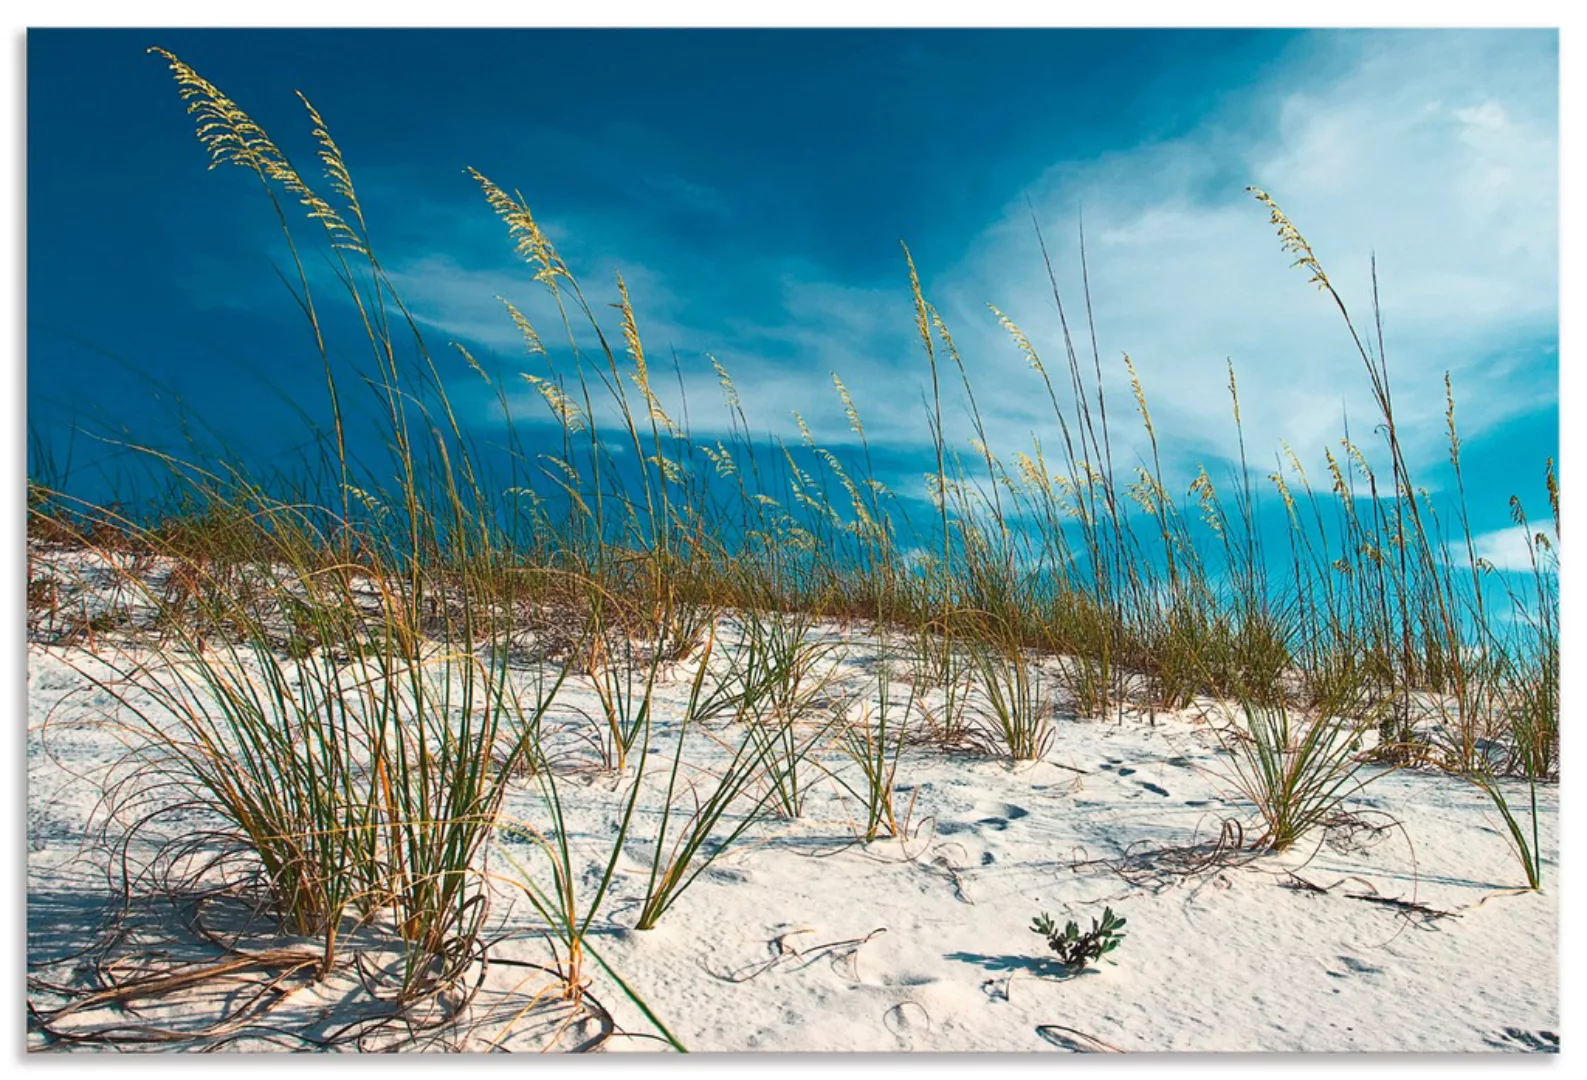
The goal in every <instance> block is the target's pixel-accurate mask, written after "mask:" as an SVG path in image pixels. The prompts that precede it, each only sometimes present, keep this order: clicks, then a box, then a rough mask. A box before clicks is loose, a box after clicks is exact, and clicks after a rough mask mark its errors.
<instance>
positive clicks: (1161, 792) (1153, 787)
mask: <svg viewBox="0 0 1587 1080" xmlns="http://www.w3.org/2000/svg"><path fill="white" fill-rule="evenodd" d="M1141 787H1143V788H1145V789H1146V790H1147V791H1150V792H1151V793H1152V794H1153V795H1163V796H1166V795H1167V794H1168V789H1167V788H1160V787H1158V786H1157V785H1156V784H1149V783H1147V782H1146V781H1145V780H1142V781H1141Z"/></svg>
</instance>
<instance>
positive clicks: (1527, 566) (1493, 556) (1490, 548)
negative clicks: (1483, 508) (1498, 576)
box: [1472, 525, 1559, 572]
mask: <svg viewBox="0 0 1587 1080" xmlns="http://www.w3.org/2000/svg"><path fill="white" fill-rule="evenodd" d="M1536 536H1542V537H1543V538H1544V539H1545V540H1547V542H1548V546H1547V547H1543V546H1541V545H1540V546H1539V547H1538V552H1537V562H1538V566H1539V568H1540V569H1542V570H1545V571H1552V570H1555V569H1557V568H1558V565H1559V561H1558V554H1557V553H1558V550H1559V538H1558V537H1556V536H1555V535H1554V530H1553V529H1552V528H1551V527H1544V526H1538V525H1534V526H1533V527H1532V528H1530V529H1527V528H1523V527H1522V526H1520V525H1512V526H1510V527H1509V528H1508V529H1495V530H1494V531H1493V532H1487V533H1482V534H1481V535H1479V536H1474V537H1472V548H1473V550H1474V551H1475V552H1476V554H1477V558H1479V559H1483V560H1486V561H1487V562H1489V563H1491V564H1492V565H1493V567H1494V568H1495V569H1498V570H1521V571H1528V572H1529V571H1531V569H1532V546H1533V542H1534V541H1533V538H1534V537H1536Z"/></svg>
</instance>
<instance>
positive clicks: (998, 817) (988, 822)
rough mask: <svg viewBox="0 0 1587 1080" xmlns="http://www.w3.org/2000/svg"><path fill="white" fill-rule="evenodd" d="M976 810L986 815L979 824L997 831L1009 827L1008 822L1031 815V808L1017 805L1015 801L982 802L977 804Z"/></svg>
mask: <svg viewBox="0 0 1587 1080" xmlns="http://www.w3.org/2000/svg"><path fill="white" fill-rule="evenodd" d="M975 812H976V813H978V814H985V815H986V816H985V817H983V818H981V819H980V820H978V821H977V822H976V824H977V825H979V826H982V827H983V828H987V829H993V830H995V831H997V832H1002V831H1003V830H1004V829H1006V828H1008V823H1009V822H1011V821H1018V820H1019V819H1020V818H1022V817H1029V816H1030V811H1029V810H1027V809H1025V808H1024V807H1023V806H1015V805H1014V804H1013V803H981V804H979V805H978V806H976V808H975Z"/></svg>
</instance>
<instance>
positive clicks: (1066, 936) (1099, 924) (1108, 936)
mask: <svg viewBox="0 0 1587 1080" xmlns="http://www.w3.org/2000/svg"><path fill="white" fill-rule="evenodd" d="M1126 921H1127V920H1125V919H1122V918H1120V917H1119V916H1117V915H1115V914H1113V909H1112V908H1104V909H1103V911H1102V918H1101V919H1092V920H1091V929H1089V930H1086V931H1084V932H1082V931H1081V930H1080V925H1079V924H1078V923H1076V922H1075V921H1074V920H1073V919H1070V920H1069V921H1068V922H1067V923H1066V924H1064V928H1063V929H1062V930H1059V929H1058V924H1057V923H1055V922H1053V920H1052V916H1051V915H1049V914H1047V913H1046V912H1045V911H1044V912H1042V913H1041V914H1040V915H1038V916H1037V917H1036V918H1035V920H1034V921H1032V923H1031V924H1030V928H1031V930H1032V931H1033V932H1035V933H1037V934H1040V935H1041V936H1042V937H1044V938H1046V939H1047V947H1048V948H1049V949H1051V950H1052V951H1053V952H1054V953H1056V954H1057V956H1058V962H1059V963H1060V964H1062V965H1064V967H1066V968H1068V969H1069V970H1071V971H1076V972H1078V971H1083V970H1085V968H1086V967H1088V966H1089V965H1091V964H1093V963H1095V962H1096V961H1098V960H1102V959H1105V958H1106V957H1107V955H1108V953H1110V952H1112V951H1113V950H1114V949H1117V948H1118V947H1119V944H1120V943H1121V942H1123V940H1124V933H1123V930H1124V924H1125V922H1126ZM1112 962H1113V961H1111V960H1109V961H1108V963H1110V964H1111V963H1112Z"/></svg>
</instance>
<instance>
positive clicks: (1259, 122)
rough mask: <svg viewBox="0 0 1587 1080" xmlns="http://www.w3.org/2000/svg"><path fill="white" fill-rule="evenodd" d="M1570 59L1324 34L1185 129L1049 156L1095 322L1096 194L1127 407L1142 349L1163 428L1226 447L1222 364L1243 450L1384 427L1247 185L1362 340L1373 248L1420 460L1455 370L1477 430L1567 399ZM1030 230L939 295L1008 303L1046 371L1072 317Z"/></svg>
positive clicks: (1179, 438)
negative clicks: (1562, 103)
mask: <svg viewBox="0 0 1587 1080" xmlns="http://www.w3.org/2000/svg"><path fill="white" fill-rule="evenodd" d="M1554 70H1555V69H1554V53H1553V49H1552V43H1551V41H1550V40H1549V39H1547V38H1545V37H1542V36H1538V35H1533V36H1526V37H1522V36H1516V35H1487V34H1485V35H1455V36H1451V35H1444V34H1412V35H1399V34H1394V35H1373V36H1371V37H1366V38H1362V37H1359V36H1330V37H1326V38H1323V39H1321V40H1320V41H1314V42H1313V44H1312V45H1310V46H1309V47H1308V48H1306V49H1305V50H1303V51H1301V52H1299V53H1298V54H1296V55H1292V56H1290V57H1289V58H1288V59H1287V61H1286V62H1285V63H1284V64H1282V65H1279V66H1278V67H1277V68H1275V69H1274V71H1273V74H1272V75H1271V77H1270V81H1269V83H1268V84H1266V85H1263V86H1259V87H1254V88H1252V90H1251V91H1249V92H1248V93H1247V94H1246V95H1245V96H1244V101H1243V102H1241V103H1239V104H1236V105H1233V106H1230V107H1229V108H1228V109H1227V110H1226V111H1225V113H1224V114H1220V115H1217V116H1213V117H1209V118H1208V119H1207V121H1206V122H1205V123H1203V125H1202V126H1201V127H1199V128H1198V129H1196V130H1195V131H1193V132H1192V133H1190V134H1189V135H1187V136H1185V137H1183V138H1181V139H1177V140H1174V141H1172V142H1167V143H1161V144H1157V145H1152V146H1145V147H1141V148H1138V149H1135V150H1132V151H1129V152H1127V153H1123V154H1118V155H1113V156H1111V157H1109V158H1105V159H1103V160H1100V161H1096V162H1089V163H1083V164H1079V165H1062V166H1058V167H1055V168H1054V169H1052V170H1050V171H1049V172H1048V174H1047V175H1046V176H1044V177H1043V178H1041V179H1040V180H1039V181H1038V182H1037V183H1036V184H1035V185H1034V190H1033V192H1032V199H1033V201H1034V203H1035V206H1036V212H1037V214H1038V216H1039V217H1040V218H1041V220H1042V221H1043V224H1044V226H1047V228H1048V243H1049V246H1050V247H1051V249H1052V250H1053V253H1054V256H1055V262H1056V264H1057V266H1058V268H1059V275H1060V285H1061V286H1062V288H1063V290H1064V293H1065V301H1066V307H1067V313H1068V315H1069V318H1070V321H1071V327H1072V328H1075V329H1076V332H1077V333H1079V334H1083V333H1084V327H1083V325H1081V326H1079V327H1076V323H1077V322H1079V323H1081V324H1083V321H1084V308H1083V299H1082V290H1081V287H1080V274H1079V271H1078V244H1077V243H1076V241H1075V239H1074V237H1073V236H1072V235H1071V233H1072V232H1073V230H1072V229H1070V230H1065V229H1063V227H1062V225H1063V223H1066V222H1073V221H1074V220H1075V213H1076V209H1077V208H1078V207H1079V206H1081V205H1083V207H1084V213H1085V220H1086V229H1087V253H1086V254H1087V259H1088V263H1089V266H1090V274H1091V286H1092V293H1093V297H1094V299H1095V304H1096V312H1097V327H1098V338H1099V347H1100V351H1101V354H1102V358H1103V364H1104V368H1105V369H1111V371H1112V376H1111V383H1110V389H1111V392H1112V393H1113V395H1114V400H1115V401H1119V402H1127V401H1128V397H1127V389H1126V388H1125V384H1124V381H1123V375H1122V371H1121V368H1120V360H1119V357H1120V353H1121V352H1129V353H1130V354H1131V356H1132V357H1133V358H1134V359H1135V361H1136V364H1137V366H1138V367H1139V369H1140V371H1141V375H1142V379H1143V381H1144V383H1145V387H1146V391H1147V395H1148V398H1149V401H1150V403H1151V406H1152V410H1153V419H1154V422H1155V423H1156V426H1157V428H1158V434H1159V437H1160V438H1161V439H1162V440H1163V441H1164V442H1165V444H1168V445H1173V446H1181V447H1186V446H1188V447H1192V448H1195V450H1194V453H1198V454H1199V453H1206V454H1215V455H1219V456H1224V457H1230V456H1232V454H1233V453H1234V437H1233V431H1232V427H1231V425H1230V423H1229V420H1228V417H1229V400H1228V393H1227V389H1226V385H1225V384H1226V378H1225V373H1224V361H1225V357H1230V358H1232V359H1233V361H1234V363H1235V367H1236V370H1237V373H1238V376H1239V382H1240V388H1241V399H1242V414H1243V420H1244V422H1245V424H1246V429H1247V430H1246V438H1247V443H1248V445H1249V446H1251V447H1252V449H1253V452H1256V453H1259V454H1261V455H1263V456H1264V457H1265V456H1266V455H1267V454H1269V453H1271V452H1272V451H1273V450H1274V449H1275V448H1276V446H1277V443H1278V440H1279V439H1280V438H1285V439H1288V440H1289V441H1290V443H1291V444H1292V445H1294V446H1295V447H1296V448H1297V450H1299V451H1301V452H1302V453H1303V454H1306V455H1307V456H1312V455H1315V454H1316V453H1318V451H1319V450H1320V447H1321V446H1322V445H1323V444H1324V443H1326V442H1328V441H1331V440H1333V439H1336V438H1337V437H1338V435H1339V433H1340V431H1341V427H1342V421H1341V417H1342V414H1344V413H1345V412H1346V411H1348V415H1349V417H1350V422H1351V425H1352V434H1353V435H1355V437H1356V438H1357V440H1358V441H1363V440H1364V437H1365V436H1366V435H1367V433H1368V429H1369V428H1370V426H1371V425H1372V423H1373V422H1375V421H1376V419H1377V417H1376V410H1375V409H1374V407H1373V405H1372V402H1371V399H1370V396H1369V394H1368V382H1367V376H1366V372H1365V371H1364V369H1363V366H1362V363H1361V360H1360V359H1359V357H1358V356H1357V355H1356V354H1355V352H1354V349H1353V346H1352V345H1351V342H1350V338H1349V336H1348V333H1347V332H1346V330H1345V327H1344V325H1343V323H1342V322H1341V320H1340V317H1339V314H1338V312H1337V311H1336V310H1334V308H1333V306H1332V304H1331V303H1330V302H1329V301H1328V299H1327V298H1326V297H1325V296H1320V295H1319V294H1318V293H1317V292H1316V291H1315V290H1314V289H1313V288H1310V287H1308V286H1307V284H1306V280H1305V276H1304V274H1303V273H1302V272H1301V271H1299V270H1286V263H1287V261H1288V259H1287V258H1286V257H1285V256H1284V255H1283V254H1282V253H1281V252H1280V250H1279V246H1278V242H1277V239H1276V237H1275V236H1274V234H1273V232H1272V230H1271V229H1270V228H1269V227H1268V226H1267V224H1266V221H1265V215H1264V214H1263V212H1262V210H1261V208H1260V207H1259V206H1258V205H1256V204H1255V203H1254V202H1253V201H1251V199H1250V197H1249V196H1248V195H1246V194H1244V192H1243V191H1242V190H1241V186H1242V183H1243V182H1249V183H1252V184H1255V185H1257V186H1260V187H1262V188H1264V189H1266V190H1268V191H1270V192H1271V193H1273V194H1274V195H1275V197H1277V198H1278V199H1279V200H1280V201H1281V203H1282V204H1283V205H1284V207H1285V209H1286V211H1287V212H1288V213H1289V215H1290V217H1291V219H1292V220H1294V221H1295V222H1296V223H1297V224H1298V225H1299V226H1300V227H1301V229H1302V230H1303V231H1304V232H1305V234H1306V236H1307V237H1308V239H1309V240H1310V241H1311V242H1312V243H1313V245H1314V247H1315V249H1316V251H1317V253H1318V255H1319V257H1320V258H1321V260H1322V262H1323V264H1324V266H1325V267H1326V268H1327V270H1328V272H1329V274H1330V276H1331V279H1332V280H1333V282H1334V284H1335V286H1336V287H1337V288H1338V289H1339V291H1340V292H1341V294H1343V295H1344V297H1345V299H1346V302H1347V303H1348V304H1349V305H1350V307H1351V312H1352V315H1353V317H1354V319H1355V320H1356V323H1357V327H1358V329H1360V330H1361V331H1362V332H1363V334H1368V335H1370V334H1371V333H1372V327H1371V320H1372V315H1371V281H1370V276H1369V266H1370V260H1371V256H1372V254H1373V252H1374V251H1375V252H1376V254H1377V258H1378V267H1379V277H1380V284H1381V291H1382V297H1383V308H1384V333H1385V337H1386V344H1387V351H1388V355H1389V360H1390V368H1391V377H1392V386H1393V388H1394V396H1395V404H1396V411H1397V414H1398V417H1399V419H1400V421H1401V425H1402V428H1403V429H1404V432H1405V434H1408V435H1409V436H1410V438H1411V450H1412V452H1413V454H1414V455H1415V456H1417V457H1420V458H1421V459H1423V460H1431V459H1433V458H1435V457H1436V456H1437V455H1438V454H1439V453H1441V450H1440V448H1439V443H1440V440H1441V438H1442V424H1441V414H1442V411H1443V408H1444V402H1443V386H1442V376H1443V372H1444V371H1445V370H1446V369H1447V370H1450V371H1451V372H1452V375H1453V379H1454V384H1455V391H1456V396H1457V401H1458V403H1459V406H1460V417H1461V423H1462V426H1463V428H1464V431H1465V434H1467V435H1468V436H1469V435H1471V434H1474V433H1476V432H1478V431H1481V430H1483V429H1485V428H1488V427H1491V426H1492V425H1495V424H1497V423H1500V422H1502V421H1504V420H1506V419H1509V418H1511V417H1514V416H1516V415H1518V414H1522V413H1525V412H1528V411H1531V410H1535V409H1538V408H1540V407H1544V406H1546V405H1548V404H1550V403H1551V402H1553V401H1554V400H1556V389H1555V386H1554V382H1553V371H1552V365H1551V354H1549V353H1545V352H1544V348H1545V347H1546V345H1547V344H1548V343H1550V342H1549V339H1551V337H1552V335H1553V334H1554V332H1555V329H1556V324H1557V307H1556V295H1557V285H1556V262H1557V242H1556V235H1555V234H1556V228H1557V224H1556V223H1557V210H1556V198H1557V191H1556V180H1555V177H1556V154H1557V150H1556V144H1557V140H1556V135H1555V111H1554V93H1555V73H1554ZM1275 103H1276V104H1275ZM1054 222H1057V223H1059V226H1058V228H1057V229H1054V228H1052V226H1051V224H1050V223H1054ZM1054 232H1059V233H1060V235H1057V236H1054V235H1053V233H1054ZM1030 233H1031V226H1030V218H1029V214H1028V211H1027V210H1026V208H1025V207H1024V206H1023V205H1019V206H1017V207H1014V208H1012V209H1011V210H1010V211H1009V213H1008V215H1007V217H1006V218H1005V219H1004V220H1003V221H1002V222H1000V223H999V224H997V225H996V226H994V227H993V228H992V229H991V230H989V231H988V232H987V233H986V234H985V235H984V236H983V238H982V240H981V242H980V243H979V244H977V245H976V246H975V248H974V249H973V251H972V255H971V257H970V258H969V259H968V260H966V263H965V264H964V265H963V266H961V267H960V268H958V269H957V270H955V271H954V272H953V273H952V274H950V275H949V276H948V277H947V278H946V279H945V280H944V281H943V282H941V283H939V289H940V290H941V291H943V292H945V293H946V294H947V295H949V296H951V297H953V298H954V299H955V300H956V301H957V303H956V312H955V313H956V315H958V316H959V318H960V320H961V321H963V322H969V321H970V320H971V319H972V317H973V311H972V310H971V309H972V306H973V304H972V302H973V301H977V300H981V299H991V300H994V301H995V302H997V303H998V304H999V306H1000V307H1003V308H1004V309H1005V310H1007V311H1008V312H1009V314H1010V315H1011V316H1013V317H1014V318H1015V319H1016V321H1018V322H1019V323H1020V324H1021V326H1022V327H1023V328H1024V329H1025V330H1026V331H1027V333H1029V334H1030V335H1031V337H1032V338H1033V339H1034V340H1036V341H1037V343H1038V347H1039V348H1041V349H1042V351H1043V353H1044V355H1045V356H1046V357H1047V358H1048V360H1049V366H1052V365H1053V364H1054V363H1057V362H1059V361H1060V360H1061V357H1062V353H1061V351H1060V348H1059V345H1058V338H1057V334H1056V326H1055V324H1056V322H1057V319H1056V315H1055V313H1053V311H1052V307H1053V305H1052V300H1051V292H1050V289H1049V288H1048V286H1047V283H1046V282H1045V281H1043V280H1039V279H1038V275H1034V274H1032V273H1030V268H1031V267H1032V266H1033V265H1034V266H1037V267H1039V266H1040V263H1039V261H1038V260H1039V255H1038V253H1037V251H1036V243H1035V240H1034V238H1033V237H1031V236H1030ZM983 326H984V320H983ZM995 337H996V334H995V332H994V331H993V330H991V329H989V328H988V329H984V330H983V331H982V333H981V334H980V335H979V337H978V338H977V344H978V345H979V346H981V347H984V348H987V349H988V350H989V352H990V349H991V348H992V343H993V341H994V339H995ZM1082 341H1083V342H1086V343H1087V344H1088V341H1087V339H1085V338H1082ZM1005 352H1007V349H1006V347H1005ZM1085 352H1086V354H1087V360H1088V361H1089V348H1086V349H1085ZM994 363H999V364H1000V367H1001V368H1002V369H1003V370H1006V371H1008V372H1009V373H1010V378H1009V379H1007V380H995V379H994V380H987V381H988V382H989V383H990V385H992V386H994V387H997V386H1000V385H1001V386H1008V387H1009V390H1008V391H1007V392H1005V393H1004V394H1003V395H1002V396H1001V397H1000V398H999V399H998V405H999V407H1000V408H1001V409H1002V410H1003V411H1004V412H1005V414H1006V415H1008V416H1010V417H1011V418H1018V419H1019V420H1021V421H1025V422H1029V423H1035V422H1037V420H1038V416H1037V415H1036V414H1035V413H1033V412H1032V410H1031V403H1032V402H1033V399H1032V397H1031V395H1030V394H1029V393H1028V392H1026V391H1025V390H1023V389H1015V388H1014V387H1013V379H1012V365H1011V364H1010V362H1009V360H1008V359H1006V358H1005V359H1004V360H1003V361H1001V362H996V361H995V362H994ZM1119 411H1121V412H1122V411H1123V410H1119ZM1139 441H1140V440H1139V438H1138V437H1137V438H1136V440H1135V442H1136V444H1137V445H1138V444H1139Z"/></svg>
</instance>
